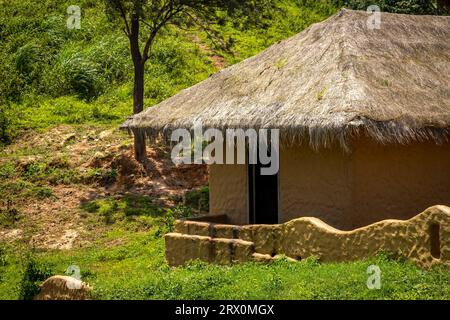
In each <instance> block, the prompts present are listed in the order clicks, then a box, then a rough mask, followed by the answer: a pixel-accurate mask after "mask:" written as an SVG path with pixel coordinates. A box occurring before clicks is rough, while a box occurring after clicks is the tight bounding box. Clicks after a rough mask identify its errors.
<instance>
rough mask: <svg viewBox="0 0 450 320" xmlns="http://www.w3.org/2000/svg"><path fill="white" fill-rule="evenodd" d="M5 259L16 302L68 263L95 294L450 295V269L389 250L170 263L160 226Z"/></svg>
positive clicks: (8, 253) (1, 286)
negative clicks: (372, 271) (330, 259)
mask: <svg viewBox="0 0 450 320" xmlns="http://www.w3.org/2000/svg"><path fill="white" fill-rule="evenodd" d="M113 243H116V245H112V244H113ZM30 259H31V260H32V261H33V262H32V264H33V268H30V267H29V264H30ZM0 263H1V265H0V299H17V298H19V297H20V295H21V294H23V292H24V291H25V292H30V291H32V290H34V289H35V286H33V285H34V284H35V283H36V284H37V283H39V280H40V279H39V276H41V275H45V276H48V275H50V274H64V273H65V270H66V269H67V267H68V266H70V265H77V266H79V267H80V269H81V275H82V279H83V280H84V281H86V282H88V283H89V284H90V285H92V286H93V287H94V290H93V298H95V299H449V298H450V272H449V270H448V269H446V268H443V267H442V268H434V269H431V270H422V269H420V268H418V267H416V266H414V265H413V264H411V263H410V262H406V261H396V260H393V259H390V258H388V257H387V256H386V255H383V254H380V255H379V256H377V257H374V258H371V259H368V260H363V261H357V262H349V263H320V262H318V261H316V260H315V259H312V258H310V259H306V260H304V261H300V262H294V263H293V262H289V261H287V260H285V259H280V260H278V261H276V262H273V263H271V264H260V263H245V264H237V265H233V266H215V265H208V264H205V263H202V262H198V261H193V262H192V263H190V264H189V265H187V266H185V267H179V268H170V267H168V266H167V264H166V262H165V260H164V241H163V239H162V237H161V236H160V235H158V232H155V230H153V231H150V232H133V231H124V230H122V229H117V230H112V231H110V232H108V233H106V234H104V236H103V237H102V238H101V239H99V240H98V241H97V242H96V243H95V244H93V245H92V247H90V248H84V249H79V250H71V251H36V252H34V253H33V254H32V256H31V257H30V255H29V254H25V253H24V254H22V255H21V254H18V253H17V248H12V247H9V248H8V247H3V248H2V254H1V256H0ZM27 265H28V272H25V267H26V266H27ZM369 265H377V266H379V267H380V269H381V272H382V274H381V289H379V290H369V289H368V288H367V285H366V282H367V279H368V276H369V275H368V274H367V273H366V270H367V267H368V266H369ZM30 270H32V271H30ZM30 279H31V280H30ZM36 279H38V281H36V282H33V280H36ZM30 282H31V283H32V284H31V285H30ZM24 288H25V289H24Z"/></svg>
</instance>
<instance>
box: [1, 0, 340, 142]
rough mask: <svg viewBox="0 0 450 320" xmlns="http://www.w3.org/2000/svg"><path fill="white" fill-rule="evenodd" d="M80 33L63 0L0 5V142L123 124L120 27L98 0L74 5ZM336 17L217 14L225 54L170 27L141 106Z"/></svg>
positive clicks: (321, 10)
mask: <svg viewBox="0 0 450 320" xmlns="http://www.w3.org/2000/svg"><path fill="white" fill-rule="evenodd" d="M77 3H78V5H79V6H80V7H81V10H82V18H81V29H79V30H77V29H68V28H67V26H66V19H67V14H66V10H67V7H68V6H69V5H71V4H72V2H70V1H55V0H43V1H39V2H36V1H32V0H21V1H17V0H15V1H2V5H1V6H2V10H1V11H0V42H1V44H2V45H1V46H0V79H2V81H1V82H0V141H1V142H3V143H7V142H9V141H11V139H13V138H14V137H15V136H17V134H19V133H20V132H22V131H23V130H25V129H42V128H48V127H50V126H53V125H56V124H61V123H68V124H78V123H120V122H121V121H123V120H124V119H125V118H126V116H128V115H129V114H131V113H132V76H133V69H132V63H131V57H130V53H129V48H128V42H127V41H128V40H127V39H126V37H125V35H124V33H123V32H122V30H121V25H120V24H119V23H117V22H113V21H110V20H109V19H108V18H107V16H106V14H104V8H103V2H102V1H92V0H80V1H78V2H77ZM335 11H336V7H334V6H333V5H331V4H329V3H328V1H325V0H323V1H312V0H297V1H288V0H279V1H276V2H275V4H274V5H273V6H272V7H271V8H270V10H267V12H264V13H263V18H262V19H261V21H259V22H258V24H254V23H253V22H252V21H246V20H244V19H243V20H240V21H233V20H229V19H226V18H224V19H223V21H222V22H221V24H219V25H215V26H214V28H215V29H216V30H217V32H220V34H221V35H222V38H223V39H224V41H226V42H227V46H226V47H227V49H226V50H224V49H223V47H222V46H221V48H222V49H219V48H216V46H215V45H214V43H213V42H211V41H210V40H208V37H207V36H206V34H205V33H204V32H202V31H200V30H195V29H192V30H181V29H178V28H176V27H173V26H169V27H167V28H166V29H164V30H163V32H162V34H161V36H160V37H159V38H158V39H157V41H156V43H155V48H154V52H153V56H152V58H151V60H150V61H149V63H148V64H147V66H146V74H145V105H146V106H151V105H153V104H155V103H157V102H159V101H161V100H163V99H165V98H167V97H169V96H171V95H173V94H174V93H176V92H177V91H179V90H180V89H182V88H185V87H188V86H191V85H192V84H194V83H196V82H199V81H201V80H203V79H205V78H206V77H208V76H209V75H211V74H212V73H214V72H216V71H217V66H215V65H214V63H213V61H212V60H211V59H210V57H209V56H210V55H214V54H215V55H218V56H219V57H220V56H222V57H223V60H224V64H232V63H235V62H237V61H240V60H242V59H243V58H246V57H249V56H251V55H253V54H255V53H257V52H259V51H261V50H262V49H264V48H266V47H267V46H269V45H270V44H272V43H274V42H276V41H278V40H280V39H283V38H286V37H288V36H290V35H292V34H294V33H296V32H299V31H301V30H302V29H304V28H306V27H307V26H308V25H310V24H311V23H313V22H317V21H320V20H323V19H324V18H326V17H328V16H329V15H331V14H332V13H334V12H335Z"/></svg>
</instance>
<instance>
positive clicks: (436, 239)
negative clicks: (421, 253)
mask: <svg viewBox="0 0 450 320" xmlns="http://www.w3.org/2000/svg"><path fill="white" fill-rule="evenodd" d="M439 229H440V226H439V224H438V223H433V224H432V225H431V226H430V251H431V255H432V256H433V258H435V259H440V258H441V239H440V237H441V236H440V232H439Z"/></svg>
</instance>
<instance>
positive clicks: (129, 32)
mask: <svg viewBox="0 0 450 320" xmlns="http://www.w3.org/2000/svg"><path fill="white" fill-rule="evenodd" d="M117 5H118V7H119V11H120V15H121V16H122V19H123V22H124V23H125V30H124V31H125V34H126V35H127V37H129V36H130V35H131V31H130V26H129V25H128V20H127V15H126V13H125V10H124V9H123V6H122V1H120V0H119V1H117Z"/></svg>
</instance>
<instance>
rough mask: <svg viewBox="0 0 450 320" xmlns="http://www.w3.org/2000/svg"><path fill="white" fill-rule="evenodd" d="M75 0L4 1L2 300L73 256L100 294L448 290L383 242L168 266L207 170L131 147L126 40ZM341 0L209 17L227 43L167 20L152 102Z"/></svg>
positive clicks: (282, 1)
mask: <svg viewBox="0 0 450 320" xmlns="http://www.w3.org/2000/svg"><path fill="white" fill-rule="evenodd" d="M77 3H78V5H79V6H80V7H81V9H82V19H81V29H80V30H71V29H68V28H67V26H66V19H67V14H66V10H67V7H68V6H69V5H71V4H73V3H72V1H67V0H41V1H34V0H14V1H8V0H0V7H1V9H0V44H1V45H0V80H1V81H0V299H30V298H32V297H33V295H34V294H35V293H36V290H37V288H38V285H39V284H40V283H41V282H42V281H43V280H44V279H45V278H46V277H48V276H50V275H53V274H64V273H65V272H66V269H67V268H68V266H70V265H74V264H75V265H77V266H79V267H80V268H81V275H82V278H83V280H85V281H87V282H89V283H90V284H92V285H93V286H94V288H95V290H94V293H93V297H94V298H104V299H123V298H127V299H133V298H136V299H179V298H186V299H210V298H219V299H225V298H236V299H243V298H244V299H245V298H256V299H271V298H279V299H284V298H292V299H298V298H303V299H314V298H325V299H330V298H331V299H342V298H352V299H354V298H365V299H385V298H395V299H411V298H442V297H447V298H448V297H450V286H449V285H442V283H450V281H449V280H450V279H449V277H450V275H449V273H448V270H446V269H443V268H436V269H433V270H428V271H424V270H421V269H419V268H418V267H416V266H414V265H412V264H411V263H409V262H405V261H403V260H398V259H396V258H395V257H390V256H389V255H387V254H386V255H385V254H381V255H380V256H378V257H375V258H373V259H368V260H364V261H358V262H354V263H346V264H320V263H319V262H318V261H316V260H315V259H308V260H306V261H302V262H298V263H295V264H291V263H289V262H288V261H287V259H281V260H280V261H277V262H275V263H273V264H272V265H260V264H257V263H250V264H245V265H237V266H232V267H219V266H208V265H205V264H202V263H198V262H193V263H192V264H190V265H188V266H186V267H183V268H177V269H171V268H169V267H168V266H167V264H166V262H165V260H164V240H163V235H164V234H165V233H166V232H168V231H170V230H171V229H172V226H173V221H174V219H176V218H180V217H188V216H192V215H195V214H198V213H201V212H203V211H205V210H207V209H208V188H207V184H208V169H207V167H206V166H176V165H174V164H173V163H172V161H171V159H170V152H169V149H168V148H167V147H165V146H162V145H156V144H154V145H150V146H149V147H148V150H147V151H148V157H149V162H148V163H147V164H146V165H141V164H139V163H137V162H136V161H135V160H134V159H133V156H132V155H133V150H132V137H130V136H129V135H127V133H125V132H121V131H119V130H118V126H119V125H120V124H121V123H122V122H123V121H124V120H125V119H126V118H127V117H128V116H129V115H130V114H131V113H132V99H133V98H132V93H133V83H132V77H133V68H132V64H131V59H130V57H129V49H128V43H127V39H126V37H125V36H124V34H123V32H122V30H121V26H120V25H119V24H117V23H115V22H112V21H109V20H108V19H107V17H106V15H105V14H104V7H103V1H98V0H79V1H77ZM336 3H340V1H327V0H320V1H317V0H276V1H273V5H272V7H271V8H270V9H267V11H265V12H262V13H261V16H262V20H261V21H259V22H257V23H256V22H254V21H251V20H246V19H242V20H239V21H232V20H229V19H224V20H223V21H222V22H221V23H220V24H217V25H214V26H213V27H214V29H215V30H216V31H217V32H219V33H220V34H221V35H222V36H223V40H224V41H225V42H226V44H227V46H226V47H227V48H226V50H225V49H223V48H219V47H217V46H216V45H215V43H214V42H213V41H211V40H210V39H209V38H208V37H207V35H206V34H205V32H203V31H202V30H198V29H189V30H182V29H178V28H176V27H174V26H170V27H168V28H167V29H165V30H164V32H163V33H162V34H161V36H160V37H159V38H158V39H157V42H156V46H155V49H154V55H153V57H152V59H151V60H150V61H149V63H147V66H146V74H145V105H146V107H149V108H151V106H153V105H154V104H156V103H158V102H160V101H162V100H163V99H165V98H168V97H170V96H172V95H173V94H175V93H177V92H178V91H180V90H182V89H183V88H186V87H189V86H191V85H193V84H195V83H198V82H199V81H201V80H204V79H206V78H207V77H209V76H210V75H211V74H213V73H215V72H217V71H218V70H220V69H221V68H224V67H226V66H229V65H232V64H234V63H236V62H239V61H241V60H243V59H245V58H247V57H250V56H252V55H254V54H256V53H258V52H260V51H262V50H263V49H264V48H266V47H268V46H270V45H271V44H273V43H275V42H277V41H279V40H281V39H285V38H287V37H289V36H291V35H293V34H295V33H298V32H300V31H301V30H303V29H305V28H306V27H308V26H309V25H311V24H312V23H314V22H318V21H321V20H324V19H325V18H327V17H329V16H330V15H332V14H333V13H335V12H336V11H337V10H338V5H336ZM373 263H376V264H379V265H380V266H382V267H383V272H385V273H386V277H387V278H386V279H389V280H390V281H391V285H387V286H384V287H383V290H380V291H368V290H367V289H366V287H365V279H366V276H367V274H366V267H367V265H370V264H373ZM262 271H264V272H262ZM355 283H357V284H358V285H355ZM324 284H326V285H324Z"/></svg>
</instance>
